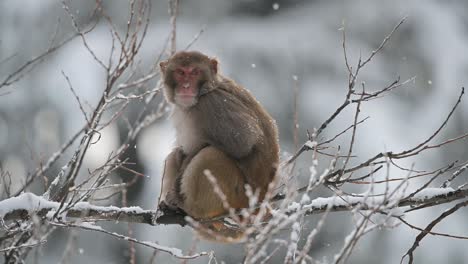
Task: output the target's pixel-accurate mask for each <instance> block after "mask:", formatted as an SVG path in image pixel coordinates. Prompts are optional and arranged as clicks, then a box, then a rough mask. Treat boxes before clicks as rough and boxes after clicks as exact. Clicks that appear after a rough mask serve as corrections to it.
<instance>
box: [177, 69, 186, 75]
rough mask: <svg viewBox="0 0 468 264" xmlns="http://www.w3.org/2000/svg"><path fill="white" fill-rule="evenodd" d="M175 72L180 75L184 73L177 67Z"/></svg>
mask: <svg viewBox="0 0 468 264" xmlns="http://www.w3.org/2000/svg"><path fill="white" fill-rule="evenodd" d="M176 73H177V74H178V75H182V76H183V75H184V74H185V72H184V71H183V70H181V69H177V70H176Z"/></svg>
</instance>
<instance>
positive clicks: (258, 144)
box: [160, 52, 279, 219]
mask: <svg viewBox="0 0 468 264" xmlns="http://www.w3.org/2000/svg"><path fill="white" fill-rule="evenodd" d="M160 65H161V71H162V73H163V76H164V82H165V96H166V98H167V100H168V101H169V102H171V103H175V102H174V87H175V86H176V83H175V80H174V78H172V72H173V71H174V69H175V67H177V66H180V65H192V66H196V67H198V68H199V69H200V70H202V72H203V75H202V76H201V77H200V79H199V82H198V83H199V96H198V98H197V103H196V104H195V105H194V106H192V107H189V108H185V107H180V106H177V105H176V106H175V108H174V112H173V115H172V119H173V121H174V125H175V128H176V137H177V142H176V144H177V149H176V150H174V151H173V153H171V154H170V155H169V156H168V158H167V159H166V166H165V172H164V179H163V184H162V185H163V186H162V192H161V198H160V202H164V203H165V204H173V205H174V204H176V205H177V206H178V207H179V208H181V209H183V210H184V211H185V212H187V213H188V214H189V215H190V216H192V217H194V218H199V219H207V218H211V217H215V216H219V215H222V214H225V213H226V211H225V209H224V208H223V207H222V203H221V200H220V198H219V197H218V195H217V194H216V193H214V191H213V186H212V185H211V184H210V182H209V181H208V180H207V178H206V176H205V175H204V173H203V171H204V170H206V169H208V170H210V171H211V173H212V174H213V175H214V176H215V178H216V179H217V182H218V184H219V185H220V187H221V189H222V191H223V193H224V194H225V195H226V196H227V199H228V202H229V204H230V205H231V206H232V207H234V208H243V207H247V206H248V200H247V198H246V196H245V190H244V185H245V183H248V184H249V185H251V186H252V187H253V188H254V190H255V189H259V190H260V199H261V200H262V199H263V198H264V195H265V193H266V191H267V189H268V185H269V184H270V183H271V182H272V181H274V180H275V174H276V168H277V166H278V162H279V146H278V135H277V128H276V124H275V121H274V120H273V119H272V118H271V116H270V115H269V114H268V113H267V112H266V110H265V109H264V108H263V107H262V106H261V105H260V104H259V103H258V102H257V100H256V99H255V98H254V97H253V96H252V94H251V93H250V92H249V91H248V90H246V89H245V88H243V87H241V86H240V85H238V84H236V83H235V82H234V81H232V80H230V79H228V78H226V77H224V76H222V75H221V74H219V73H218V67H217V65H218V62H217V61H216V60H215V59H211V58H209V57H207V56H205V55H203V54H201V53H199V52H179V53H177V54H175V55H174V56H173V57H172V58H170V59H169V60H168V61H166V62H162V63H161V64H160ZM178 152H181V153H178ZM181 157H182V158H181ZM181 159H182V160H183V161H180V160H181ZM178 182H180V186H177V183H178ZM174 185H176V186H174ZM177 192H180V193H179V194H177Z"/></svg>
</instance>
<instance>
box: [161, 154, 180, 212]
mask: <svg viewBox="0 0 468 264" xmlns="http://www.w3.org/2000/svg"><path fill="white" fill-rule="evenodd" d="M184 158H185V154H184V153H183V152H182V148H180V147H178V148H175V149H174V150H172V152H171V153H170V154H169V155H168V156H167V158H166V161H165V165H164V175H163V179H162V184H161V195H160V197H159V202H158V204H159V206H161V205H163V206H165V207H172V208H177V207H178V205H179V204H180V201H179V200H180V195H179V187H178V185H179V181H180V179H178V178H179V177H180V175H181V174H180V170H181V166H182V163H183V160H184Z"/></svg>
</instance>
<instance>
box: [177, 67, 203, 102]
mask: <svg viewBox="0 0 468 264" xmlns="http://www.w3.org/2000/svg"><path fill="white" fill-rule="evenodd" d="M201 73H202V72H201V70H200V69H199V68H198V67H196V66H191V65H189V66H185V67H184V66H179V67H177V68H176V69H175V70H174V72H173V73H172V74H173V75H172V77H173V79H174V102H175V104H177V105H179V106H181V107H183V108H189V107H192V106H194V105H196V104H197V102H198V96H199V95H200V85H201V82H200V81H201V80H202V78H201V76H202V74H201Z"/></svg>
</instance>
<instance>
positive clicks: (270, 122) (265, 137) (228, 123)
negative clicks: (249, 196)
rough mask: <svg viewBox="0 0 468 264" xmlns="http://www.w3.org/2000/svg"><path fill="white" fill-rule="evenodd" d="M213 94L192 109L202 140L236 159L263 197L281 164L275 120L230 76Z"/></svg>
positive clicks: (223, 78)
mask: <svg viewBox="0 0 468 264" xmlns="http://www.w3.org/2000/svg"><path fill="white" fill-rule="evenodd" d="M210 93H211V95H210V96H207V97H205V98H203V97H202V98H200V101H199V104H198V107H197V108H195V109H193V110H192V111H193V113H192V115H193V120H194V121H195V122H199V124H202V126H201V127H202V128H203V132H201V133H200V134H202V135H203V137H205V138H204V139H203V141H206V143H207V144H209V145H214V146H216V147H218V148H220V149H221V150H222V151H224V152H225V153H227V154H228V155H229V156H231V157H232V158H234V159H236V160H237V162H238V164H239V167H240V169H241V170H242V171H243V173H244V176H245V178H246V182H247V183H249V184H250V185H251V186H252V187H254V189H255V188H259V189H260V190H261V197H260V198H261V199H263V196H264V194H265V192H266V190H267V189H268V185H269V184H270V183H271V182H272V181H273V180H274V178H275V175H276V170H277V167H278V164H279V144H278V129H277V126H276V122H275V120H274V119H273V118H272V117H271V116H270V114H269V113H268V112H267V111H266V110H265V109H264V108H263V106H262V105H261V104H260V103H259V102H258V101H257V100H256V99H255V97H254V96H253V95H252V94H251V93H250V92H249V91H248V90H247V89H245V88H243V87H241V86H240V85H238V84H236V83H235V82H234V81H232V80H230V79H228V78H225V77H221V80H220V81H219V82H218V84H217V87H216V88H215V89H214V90H213V91H212V92H210ZM206 116H209V117H210V118H209V119H207V118H204V117H206Z"/></svg>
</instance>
